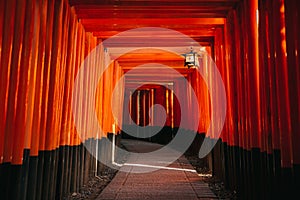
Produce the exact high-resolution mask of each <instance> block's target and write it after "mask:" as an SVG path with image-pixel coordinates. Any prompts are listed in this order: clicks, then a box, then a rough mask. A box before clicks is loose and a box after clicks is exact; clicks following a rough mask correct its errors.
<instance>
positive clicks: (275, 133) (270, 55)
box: [261, 1, 280, 150]
mask: <svg viewBox="0 0 300 200" xmlns="http://www.w3.org/2000/svg"><path fill="white" fill-rule="evenodd" d="M266 8H267V11H268V13H267V15H266V19H265V20H266V32H265V34H266V44H267V45H266V48H267V49H266V51H267V52H266V54H267V55H266V56H267V57H266V58H267V73H268V74H269V75H268V86H269V90H270V121H271V123H270V125H271V131H272V148H273V149H275V150H279V149H280V136H279V124H278V106H277V105H278V103H277V98H276V75H275V71H276V70H275V68H274V66H275V58H274V42H272V41H273V40H274V34H269V33H272V32H273V24H274V23H273V14H272V13H273V12H271V11H272V3H271V2H269V1H267V2H266ZM261 20H263V19H261Z"/></svg>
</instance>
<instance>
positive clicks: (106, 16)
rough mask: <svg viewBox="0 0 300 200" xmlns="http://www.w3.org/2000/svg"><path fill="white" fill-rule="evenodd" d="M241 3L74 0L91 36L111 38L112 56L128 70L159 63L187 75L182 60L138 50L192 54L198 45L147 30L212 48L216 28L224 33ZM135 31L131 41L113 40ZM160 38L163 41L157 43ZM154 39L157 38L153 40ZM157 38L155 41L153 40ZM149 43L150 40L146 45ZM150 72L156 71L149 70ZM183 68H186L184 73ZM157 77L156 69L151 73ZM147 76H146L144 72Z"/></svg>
mask: <svg viewBox="0 0 300 200" xmlns="http://www.w3.org/2000/svg"><path fill="white" fill-rule="evenodd" d="M238 1H239V0H69V3H70V5H71V6H74V7H75V10H76V14H77V16H78V19H79V20H80V21H81V23H82V24H83V26H84V28H85V30H86V31H88V32H92V33H93V35H94V36H96V37H97V38H99V39H101V40H103V41H105V40H106V39H108V38H110V44H109V47H110V49H109V50H110V51H109V53H110V56H111V57H112V58H113V59H118V61H119V64H120V65H121V66H122V67H123V69H124V70H125V71H128V70H129V69H131V68H132V67H134V66H137V65H141V64H143V63H147V62H157V63H162V64H166V65H169V66H172V67H173V68H176V69H177V70H179V71H180V73H182V74H185V75H186V74H188V73H190V71H188V70H187V68H186V67H184V66H183V64H182V59H183V58H182V57H181V58H179V57H178V56H177V57H176V56H174V55H171V54H168V53H162V52H158V51H157V50H153V51H152V52H149V51H147V50H146V51H144V52H142V51H139V52H136V51H134V48H142V47H145V48H148V47H154V48H158V49H164V47H168V48H174V49H177V50H176V51H175V52H178V49H181V50H182V51H183V52H184V51H188V49H187V48H188V47H191V46H198V44H197V45H196V44H192V43H191V42H190V41H183V40H182V38H177V37H176V35H174V34H170V33H169V32H168V31H163V30H161V31H157V30H153V31H151V30H147V31H144V30H143V31H142V32H139V29H136V30H133V29H135V28H142V27H161V28H166V29H171V30H175V31H178V32H180V33H182V34H185V35H187V36H188V37H190V38H192V39H194V40H195V42H196V43H199V44H201V45H202V46H207V47H209V48H210V49H213V45H214V36H215V33H216V30H217V29H220V28H221V29H222V28H223V26H224V23H225V18H226V16H227V13H228V12H229V10H230V9H232V8H233V7H235V6H236V4H237V2H238ZM127 30H132V31H131V32H130V34H131V35H130V34H126V37H122V38H121V40H119V39H120V38H118V37H116V38H114V40H115V41H114V40H111V38H112V37H113V36H116V35H117V34H118V33H121V32H124V31H127ZM157 35H159V36H160V38H157ZM153 36H155V37H153ZM151 37H153V38H154V39H153V40H151V39H149V38H151ZM144 38H147V40H144ZM122 48H132V50H133V52H131V53H129V54H127V55H126V56H122V57H121V58H120V57H119V56H120V55H121V53H122ZM150 68H151V67H150ZM179 68H181V69H179ZM147 70H148V71H147V72H146V71H144V72H143V74H144V75H145V72H146V73H147V74H148V75H151V74H152V75H153V74H154V72H155V71H156V70H157V69H147ZM141 73H142V72H141Z"/></svg>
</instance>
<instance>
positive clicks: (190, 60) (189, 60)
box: [183, 48, 199, 68]
mask: <svg viewBox="0 0 300 200" xmlns="http://www.w3.org/2000/svg"><path fill="white" fill-rule="evenodd" d="M183 56H184V57H185V59H184V66H187V67H188V68H191V67H199V60H198V54H197V53H196V52H194V51H193V48H191V51H190V52H189V53H186V54H183Z"/></svg>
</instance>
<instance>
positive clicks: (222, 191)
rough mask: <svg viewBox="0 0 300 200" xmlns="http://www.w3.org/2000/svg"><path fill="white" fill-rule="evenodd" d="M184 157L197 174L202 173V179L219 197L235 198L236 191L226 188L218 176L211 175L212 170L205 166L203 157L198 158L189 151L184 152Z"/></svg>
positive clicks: (229, 199)
mask: <svg viewBox="0 0 300 200" xmlns="http://www.w3.org/2000/svg"><path fill="white" fill-rule="evenodd" d="M185 157H186V158H187V159H188V161H189V162H190V163H191V165H192V166H193V167H194V168H195V170H196V171H197V172H198V173H199V174H203V176H202V177H203V181H204V182H206V183H208V185H209V188H210V189H211V190H212V191H213V193H214V194H215V195H216V196H217V197H218V198H219V199H228V200H231V199H234V200H235V199H237V194H236V191H230V190H228V189H226V188H225V185H224V183H223V182H222V181H221V180H220V179H219V178H218V177H215V176H212V172H211V171H210V170H209V169H208V168H207V167H206V162H205V160H204V159H200V158H198V156H196V155H193V154H191V153H186V154H185Z"/></svg>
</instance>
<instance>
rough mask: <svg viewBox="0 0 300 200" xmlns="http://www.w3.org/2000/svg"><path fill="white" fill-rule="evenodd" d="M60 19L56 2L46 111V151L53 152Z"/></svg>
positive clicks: (59, 70)
mask: <svg viewBox="0 0 300 200" xmlns="http://www.w3.org/2000/svg"><path fill="white" fill-rule="evenodd" d="M62 17H63V1H56V2H55V6H54V20H53V28H54V29H55V30H56V31H55V32H53V38H52V53H51V63H50V66H49V67H50V81H49V96H48V98H49V99H48V104H47V107H48V110H47V121H46V130H45V131H46V138H45V139H46V143H45V149H46V150H53V149H54V148H55V147H56V142H57V138H56V137H57V134H58V130H59V127H58V125H59V124H58V123H57V122H58V118H57V117H58V116H57V114H58V104H59V92H60V91H59V78H60V72H61V63H60V62H61V53H62V46H61V42H62Z"/></svg>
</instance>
